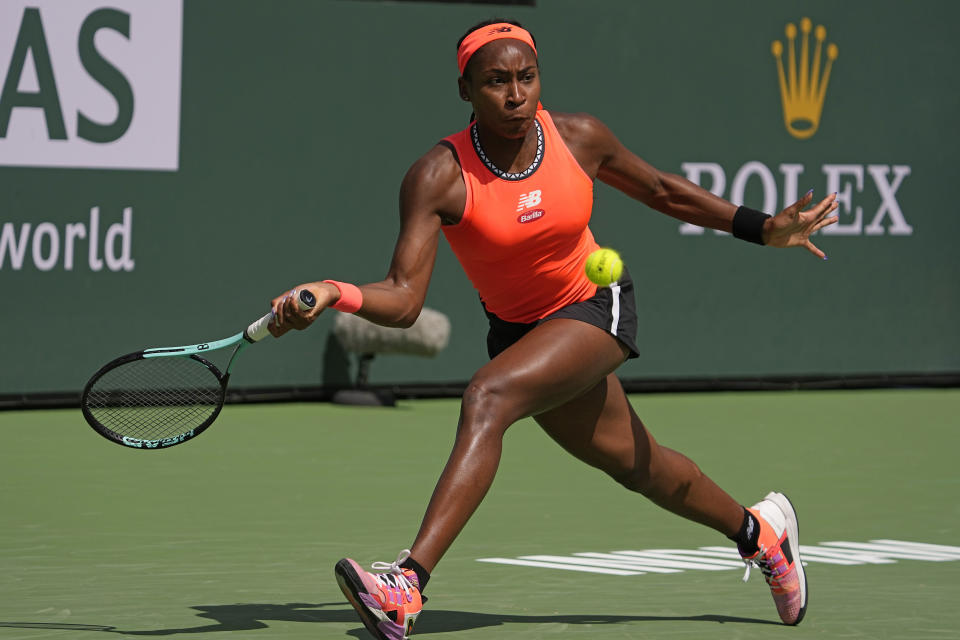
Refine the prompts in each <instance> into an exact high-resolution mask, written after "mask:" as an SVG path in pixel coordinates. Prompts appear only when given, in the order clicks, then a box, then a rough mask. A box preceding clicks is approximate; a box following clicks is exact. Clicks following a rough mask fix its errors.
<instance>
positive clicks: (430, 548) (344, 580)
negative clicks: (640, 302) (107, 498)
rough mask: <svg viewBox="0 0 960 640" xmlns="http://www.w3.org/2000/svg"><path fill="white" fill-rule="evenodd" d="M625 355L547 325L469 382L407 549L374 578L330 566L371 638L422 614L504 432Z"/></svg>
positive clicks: (568, 323)
mask: <svg viewBox="0 0 960 640" xmlns="http://www.w3.org/2000/svg"><path fill="white" fill-rule="evenodd" d="M626 354H627V351H626V348H625V347H623V346H622V344H621V343H620V342H619V341H617V340H616V339H615V338H613V337H612V336H611V335H610V334H609V333H607V332H606V331H604V330H603V329H599V328H597V327H595V326H592V325H589V324H586V323H583V322H580V321H577V320H570V319H561V320H551V321H550V322H546V323H543V324H541V325H539V326H537V327H535V328H533V329H532V330H530V331H529V333H527V334H526V335H524V336H523V337H522V338H520V339H519V340H518V341H517V342H516V343H514V344H513V345H511V346H510V347H508V348H507V349H506V350H504V351H503V352H502V353H500V354H499V355H498V356H497V357H495V358H494V359H493V360H491V361H490V362H489V363H488V364H487V365H485V366H484V367H483V368H482V369H480V370H479V371H478V372H477V373H476V374H475V375H474V377H473V378H472V379H471V381H470V384H469V385H468V387H467V389H466V391H465V392H464V396H463V403H462V405H461V410H460V421H459V424H458V426H457V435H456V439H455V440H454V445H453V451H452V452H451V454H450V458H449V459H448V461H447V465H446V467H445V468H444V470H443V473H442V474H441V476H440V480H439V481H438V482H437V486H436V488H435V489H434V492H433V496H432V497H431V498H430V503H429V505H428V507H427V512H426V515H425V516H424V519H423V523H422V524H421V526H420V531H419V533H418V534H417V537H416V540H415V541H414V545H413V548H412V551H410V552H408V551H404V552H402V553H401V555H400V556H399V557H398V558H397V561H396V562H393V563H390V564H383V565H378V566H375V567H374V569H375V570H377V571H378V572H377V573H371V572H368V571H366V570H364V569H363V568H362V567H360V565H359V564H357V563H356V562H355V561H354V560H351V559H349V558H344V559H343V560H341V561H340V562H338V563H337V566H336V568H335V573H336V576H337V581H338V582H339V584H340V588H341V590H343V592H344V594H345V595H346V597H347V599H348V600H349V601H350V604H352V605H353V607H354V609H356V610H357V612H358V614H359V615H360V618H361V620H363V623H364V624H365V625H366V627H367V629H368V630H369V631H370V632H371V633H373V634H374V636H375V637H377V638H381V639H382V640H396V639H399V638H406V637H407V636H408V635H409V634H410V631H411V629H412V627H413V624H414V622H415V621H416V619H417V616H419V614H420V610H421V608H422V599H421V589H422V587H424V586H425V584H424V581H425V580H426V578H427V577H428V576H429V572H430V571H432V570H433V568H434V566H435V565H436V563H437V562H438V561H439V560H440V558H441V556H443V554H444V552H446V550H447V548H448V547H449V546H450V544H451V543H452V542H453V540H454V538H456V536H457V534H459V533H460V530H461V529H462V528H463V526H464V525H465V524H466V522H467V520H468V519H469V518H470V516H471V515H473V512H474V511H475V510H476V508H477V506H478V505H479V504H480V501H481V500H483V497H484V496H485V495H486V493H487V490H488V489H489V488H490V485H491V483H492V482H493V477H494V475H495V474H496V472H497V466H498V465H499V463H500V453H501V450H502V441H503V435H504V433H505V432H506V430H507V428H508V427H509V426H510V425H511V424H513V423H514V422H516V421H517V420H519V419H520V418H523V417H525V416H530V415H535V414H538V413H543V412H544V411H548V410H549V409H551V408H552V407H555V406H558V405H561V404H564V403H565V402H567V401H568V400H570V399H571V398H573V397H576V396H578V395H580V394H581V393H583V392H584V391H586V390H588V389H591V388H593V387H594V386H595V385H596V384H597V381H598V380H603V379H604V378H605V377H606V376H607V374H608V373H610V372H611V371H613V370H614V369H616V367H617V366H619V365H620V363H622V362H623V360H624V358H625V357H626Z"/></svg>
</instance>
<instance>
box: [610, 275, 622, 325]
mask: <svg viewBox="0 0 960 640" xmlns="http://www.w3.org/2000/svg"><path fill="white" fill-rule="evenodd" d="M610 293H612V294H613V309H612V312H613V323H612V324H611V325H610V333H612V334H613V335H617V325H618V324H620V283H619V282H614V283H613V284H611V285H610Z"/></svg>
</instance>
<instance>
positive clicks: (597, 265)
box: [584, 247, 623, 287]
mask: <svg viewBox="0 0 960 640" xmlns="http://www.w3.org/2000/svg"><path fill="white" fill-rule="evenodd" d="M584 270H585V271H586V272H587V278H588V279H589V280H590V282H592V283H593V284H597V285H600V286H601V287H606V286H607V285H610V284H613V283H614V282H616V281H617V280H619V279H620V274H622V273H623V260H621V259H620V254H619V253H617V252H616V251H614V250H613V249H611V248H609V247H602V248H600V249H597V250H596V251H594V252H593V253H591V254H590V255H589V256H587V262H586V264H585V265H584Z"/></svg>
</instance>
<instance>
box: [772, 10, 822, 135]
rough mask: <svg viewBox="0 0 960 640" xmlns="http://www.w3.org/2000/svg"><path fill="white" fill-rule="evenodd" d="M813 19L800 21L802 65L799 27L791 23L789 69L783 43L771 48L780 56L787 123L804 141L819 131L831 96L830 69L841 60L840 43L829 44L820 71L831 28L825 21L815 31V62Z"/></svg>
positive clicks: (781, 86) (788, 34) (778, 67)
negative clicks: (812, 48)
mask: <svg viewBox="0 0 960 640" xmlns="http://www.w3.org/2000/svg"><path fill="white" fill-rule="evenodd" d="M812 26H813V25H812V23H811V22H810V18H803V19H802V20H800V32H801V42H800V65H799V69H798V67H797V52H796V40H797V26H796V25H795V24H793V23H792V22H791V23H789V24H788V25H787V28H786V34H787V70H786V73H784V69H783V43H782V42H780V41H779V40H774V41H773V45H772V46H771V47H770V50H771V51H772V52H773V56H774V57H775V58H776V59H777V74H778V76H779V78H780V101H781V102H782V103H783V123H784V124H785V125H786V127H787V131H788V132H789V133H790V135H792V136H793V137H794V138H798V139H800V140H804V139H806V138H809V137H811V136H812V135H813V134H814V133H816V132H817V127H819V126H820V113H821V111H822V110H823V100H824V98H825V97H826V95H827V84H828V83H829V82H830V68H831V67H832V66H833V61H834V60H836V59H837V55H838V53H839V50H838V49H837V45H835V44H830V45H828V46H827V52H826V53H827V60H826V62H825V63H824V65H823V74H822V75H821V74H820V66H821V65H820V62H821V57H822V55H823V43H824V41H825V40H826V39H827V29H826V28H825V27H824V26H823V25H822V24H821V25H817V29H816V31H814V37H815V38H816V44H815V46H814V51H813V61H812V62H811V61H810V31H811V27H812Z"/></svg>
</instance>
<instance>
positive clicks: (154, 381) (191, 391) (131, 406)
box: [86, 357, 222, 440]
mask: <svg viewBox="0 0 960 640" xmlns="http://www.w3.org/2000/svg"><path fill="white" fill-rule="evenodd" d="M221 401H222V388H221V385H220V380H219V378H218V377H217V376H216V374H215V373H214V372H213V371H211V370H210V369H209V368H208V367H207V366H206V365H205V364H204V363H203V362H202V361H199V360H194V359H192V358H186V357H159V358H145V359H141V360H134V361H132V362H127V363H125V364H122V365H120V366H118V367H116V368H114V369H111V370H110V371H108V372H106V373H105V374H104V375H103V376H102V377H101V378H100V379H99V380H97V381H96V383H95V384H94V385H93V387H92V388H91V389H90V391H89V392H88V394H87V398H86V403H87V408H88V410H89V411H90V414H91V415H92V416H93V417H94V419H95V420H97V421H98V422H99V423H100V424H101V425H103V426H104V427H106V428H107V429H110V430H111V431H113V432H114V433H116V434H118V435H120V436H127V437H130V438H137V439H141V440H160V439H163V438H171V437H174V436H177V435H179V434H182V433H186V432H189V431H190V430H191V429H195V428H197V427H199V426H200V425H202V424H204V423H205V422H206V421H207V420H209V419H210V418H211V417H213V416H214V415H215V413H216V411H217V410H218V408H219V407H220V404H221Z"/></svg>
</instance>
